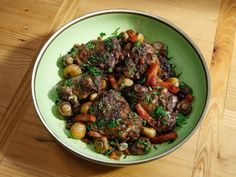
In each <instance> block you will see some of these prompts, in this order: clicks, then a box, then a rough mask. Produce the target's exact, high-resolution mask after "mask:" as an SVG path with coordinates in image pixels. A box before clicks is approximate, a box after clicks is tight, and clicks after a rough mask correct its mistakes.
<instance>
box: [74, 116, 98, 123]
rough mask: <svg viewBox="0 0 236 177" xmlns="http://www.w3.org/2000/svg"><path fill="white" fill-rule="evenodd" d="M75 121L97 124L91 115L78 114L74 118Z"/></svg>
mask: <svg viewBox="0 0 236 177" xmlns="http://www.w3.org/2000/svg"><path fill="white" fill-rule="evenodd" d="M72 119H73V121H76V122H78V121H82V122H95V121H96V117H94V116H93V115H90V114H77V115H76V116H75V117H73V118H72Z"/></svg>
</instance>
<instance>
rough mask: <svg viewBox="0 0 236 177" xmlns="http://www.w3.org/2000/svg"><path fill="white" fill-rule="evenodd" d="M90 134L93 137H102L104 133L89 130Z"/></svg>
mask: <svg viewBox="0 0 236 177" xmlns="http://www.w3.org/2000/svg"><path fill="white" fill-rule="evenodd" d="M88 135H89V136H92V137H94V138H100V137H102V135H101V134H100V133H98V132H96V131H89V132H88Z"/></svg>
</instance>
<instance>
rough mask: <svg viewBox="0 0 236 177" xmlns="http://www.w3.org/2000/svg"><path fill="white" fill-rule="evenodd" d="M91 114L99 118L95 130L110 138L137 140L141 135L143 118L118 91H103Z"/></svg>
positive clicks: (94, 126)
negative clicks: (132, 109) (133, 110)
mask: <svg viewBox="0 0 236 177" xmlns="http://www.w3.org/2000/svg"><path fill="white" fill-rule="evenodd" d="M91 114H93V115H94V116H95V117H96V118H97V121H96V122H95V125H93V126H92V127H93V130H95V131H98V132H99V133H100V134H102V135H104V136H107V137H108V138H110V139H113V138H117V139H118V140H122V141H126V140H135V139H137V138H138V137H139V135H140V131H141V126H142V119H141V118H140V117H139V116H138V115H137V114H135V113H134V112H132V111H131V109H130V108H129V104H128V103H127V102H126V100H125V99H124V97H122V96H120V95H119V93H118V92H117V91H114V90H109V91H107V92H105V93H103V94H102V95H101V96H100V97H99V98H98V100H97V101H96V102H95V103H94V104H93V106H92V111H91Z"/></svg>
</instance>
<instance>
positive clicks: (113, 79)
mask: <svg viewBox="0 0 236 177" xmlns="http://www.w3.org/2000/svg"><path fill="white" fill-rule="evenodd" d="M108 79H109V81H110V84H111V87H112V88H113V89H115V90H118V84H117V82H116V79H115V78H114V77H113V76H110V77H109V78H108Z"/></svg>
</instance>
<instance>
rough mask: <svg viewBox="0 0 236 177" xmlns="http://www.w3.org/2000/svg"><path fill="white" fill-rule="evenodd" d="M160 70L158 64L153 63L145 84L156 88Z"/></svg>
mask: <svg viewBox="0 0 236 177" xmlns="http://www.w3.org/2000/svg"><path fill="white" fill-rule="evenodd" d="M158 70H159V65H158V64H156V63H151V65H150V67H149V68H148V70H147V72H146V78H145V84H146V86H150V87H155V86H156V80H157V72H158Z"/></svg>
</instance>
